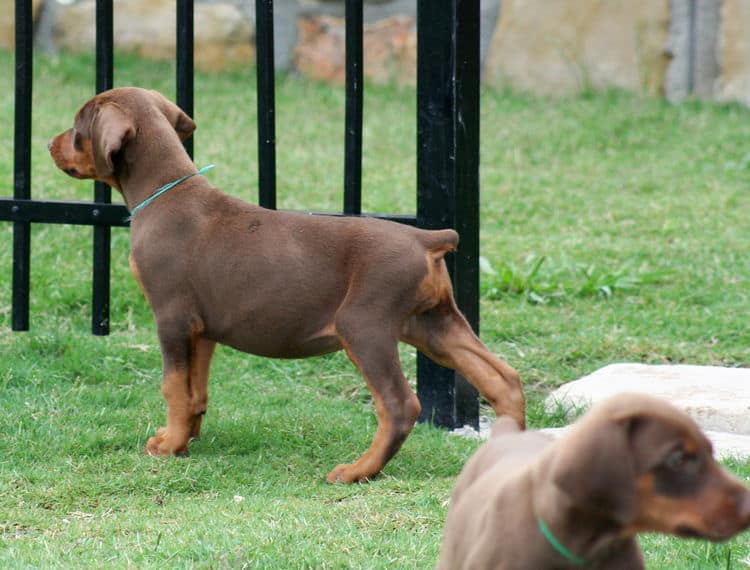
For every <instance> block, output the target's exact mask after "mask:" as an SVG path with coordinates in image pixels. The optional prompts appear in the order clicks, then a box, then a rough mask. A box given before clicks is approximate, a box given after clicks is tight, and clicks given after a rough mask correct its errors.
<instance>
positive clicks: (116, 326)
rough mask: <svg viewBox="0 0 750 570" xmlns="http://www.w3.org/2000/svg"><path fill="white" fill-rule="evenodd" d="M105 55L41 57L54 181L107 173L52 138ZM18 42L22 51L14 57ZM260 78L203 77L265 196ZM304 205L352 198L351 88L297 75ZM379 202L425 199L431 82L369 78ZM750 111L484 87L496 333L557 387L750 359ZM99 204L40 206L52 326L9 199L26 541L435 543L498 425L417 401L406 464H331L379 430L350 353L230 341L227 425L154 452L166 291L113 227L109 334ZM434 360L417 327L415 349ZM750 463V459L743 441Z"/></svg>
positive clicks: (15, 490) (372, 177) (271, 550)
mask: <svg viewBox="0 0 750 570" xmlns="http://www.w3.org/2000/svg"><path fill="white" fill-rule="evenodd" d="M93 69H94V67H93V61H92V59H91V58H86V57H80V58H76V57H67V56H66V57H65V58H61V59H51V58H46V57H41V56H39V57H38V58H37V60H36V62H35V77H34V86H35V92H34V118H33V136H34V138H33V141H34V149H33V154H32V165H33V174H32V184H33V196H34V197H37V198H48V199H79V200H84V199H90V198H91V197H92V195H93V190H92V186H93V185H92V184H90V183H88V182H80V181H75V180H73V179H71V178H68V177H66V176H65V175H63V174H62V173H60V172H59V171H57V170H56V169H55V167H54V165H53V163H52V160H51V159H50V158H49V157H48V154H47V151H46V144H45V143H46V141H47V140H48V139H49V138H51V137H52V136H53V135H55V134H57V133H58V132H60V131H61V130H63V129H66V128H68V127H69V126H70V124H71V121H72V116H73V113H74V112H75V110H77V109H78V108H79V107H80V105H81V104H82V103H83V102H84V101H85V100H86V99H87V98H88V97H89V96H90V95H92V93H93V87H92V86H93V85H94V71H93ZM12 74H13V59H12V56H10V55H9V54H7V53H0V77H6V78H12V76H13V75H12ZM173 77H174V70H173V67H172V66H171V65H169V64H154V63H143V62H139V61H137V60H134V59H128V58H122V57H120V58H118V59H117V66H116V72H115V82H116V85H128V84H135V85H140V86H144V87H151V88H156V89H159V90H162V91H163V92H165V94H167V95H168V96H169V97H173V96H174V87H173V79H172V78H173ZM6 86H7V88H6V89H3V90H2V91H0V130H1V132H0V195H3V196H9V195H11V194H12V150H13V136H12V134H13V90H12V89H11V81H10V80H8V82H7V83H6ZM254 90H255V79H254V76H253V75H252V74H251V73H249V72H244V71H237V72H233V73H225V74H218V75H198V76H197V77H196V98H195V99H196V100H195V108H196V116H195V120H196V122H197V124H198V130H197V132H196V137H195V154H196V162H197V163H198V165H204V164H208V163H211V162H213V163H215V164H216V165H217V168H216V169H215V170H213V171H211V173H210V174H209V175H208V176H209V177H210V178H211V179H212V180H213V181H214V182H215V183H216V184H217V185H218V186H220V187H223V188H224V189H225V190H226V191H227V192H229V193H231V194H233V195H236V196H239V197H242V198H244V199H247V200H250V201H254V200H255V198H256V187H257V171H256V156H257V155H256V140H255V137H256V135H255V96H254ZM277 96H278V110H277V121H278V124H277V135H278V184H279V205H280V207H282V208H292V209H305V208H309V209H316V210H326V209H329V210H332V209H340V204H341V202H342V192H341V187H342V180H343V133H344V127H343V116H344V105H343V103H344V94H343V91H342V90H341V89H338V88H330V87H327V86H321V85H316V84H311V83H307V82H304V81H302V80H300V79H298V78H295V77H286V78H280V79H279V82H278V85H277ZM365 109H366V113H365V133H364V146H365V158H364V165H363V171H364V180H363V188H364V197H363V201H364V208H365V209H366V210H367V211H380V212H389V213H409V212H413V211H414V208H415V184H416V176H415V169H416V166H415V147H416V140H415V139H416V128H415V121H416V119H415V95H414V92H413V91H412V90H406V89H396V88H383V87H372V88H369V89H368V91H367V94H366V101H365ZM748 141H750V113H749V112H748V111H747V110H745V109H743V108H740V107H738V106H732V105H715V104H703V103H698V102H690V103H686V104H684V105H681V106H670V105H667V104H666V103H664V102H662V101H657V100H652V99H642V98H637V97H633V96H630V95H625V94H622V93H614V92H613V93H603V94H587V95H585V96H582V97H578V98H573V99H567V100H561V101H554V100H549V99H543V98H534V97H529V96H521V95H517V94H512V93H494V92H485V93H483V96H482V157H481V165H482V166H481V186H482V228H481V239H482V242H481V243H482V255H483V256H484V258H486V262H485V264H484V265H485V272H484V273H483V276H482V290H483V293H484V299H483V302H482V313H481V318H482V323H481V336H482V338H483V339H484V341H485V342H486V343H487V344H488V346H489V347H490V348H491V350H493V351H495V352H496V353H497V354H499V355H501V356H502V357H503V358H504V359H506V360H507V361H508V362H509V363H510V364H512V365H513V366H514V367H516V368H517V369H518V370H519V371H520V373H521V376H522V378H523V380H524V383H525V386H526V389H527V394H528V398H529V417H530V425H531V427H540V426H546V425H557V424H559V422H560V418H558V417H550V416H546V415H545V414H544V412H543V407H542V405H541V402H542V400H543V397H544V396H545V394H546V393H548V392H549V390H550V389H552V388H554V387H555V386H557V385H559V384H561V383H563V382H565V381H568V380H572V379H575V378H577V377H579V376H581V375H583V374H585V373H589V372H592V371H593V370H595V369H597V368H599V367H601V366H603V365H605V364H608V363H612V362H621V361H634V362H646V363H677V362H680V363H695V364H716V365H725V366H748V365H749V364H750V329H749V328H748V320H749V317H750V299H748V291H750V283H749V281H750V255H748V252H749V251H750V231H748V230H749V226H748V217H749V216H748V214H749V208H748V206H750V143H749V142H748ZM91 234H92V231H91V228H84V227H63V226H39V225H37V226H34V228H33V237H32V252H33V253H32V267H31V270H32V308H31V324H32V328H31V331H30V332H26V333H11V331H10V297H11V286H10V275H11V253H12V233H11V225H10V224H0V275H2V276H3V277H2V278H0V567H2V568H53V567H70V568H85V567H93V566H96V567H115V568H126V567H134V568H136V567H137V568H244V567H252V568H315V569H318V568H366V569H371V568H389V569H390V568H431V567H433V566H434V563H435V561H436V559H437V556H438V551H439V545H440V538H441V532H442V526H443V521H444V517H445V513H446V507H447V500H448V498H449V496H450V491H451V488H452V485H453V482H454V480H455V477H456V475H457V474H458V472H459V471H460V469H461V466H462V465H463V463H464V461H465V460H466V459H467V458H468V457H469V456H470V454H471V453H472V451H473V450H474V449H475V447H476V443H475V442H471V441H466V440H461V439H458V438H455V437H451V436H448V435H447V434H446V433H444V432H442V431H439V430H435V429H432V428H430V427H427V426H423V425H420V426H417V428H416V429H415V431H414V433H413V435H412V436H411V437H410V438H409V439H408V440H407V442H406V444H405V445H404V448H403V450H402V451H401V452H400V453H399V454H398V455H397V456H396V458H395V459H394V460H393V461H392V462H391V463H390V464H389V465H388V466H387V467H386V469H385V472H384V474H383V476H382V477H381V478H379V479H378V480H377V481H375V482H373V483H371V484H368V485H359V486H330V485H327V484H325V483H324V476H325V474H326V473H327V472H328V470H329V469H330V468H332V467H333V466H334V465H336V464H337V463H340V462H343V461H351V460H353V459H355V458H356V457H357V456H358V454H359V453H361V452H362V451H363V450H364V449H365V448H366V446H367V445H368V444H369V441H370V438H371V436H372V433H373V430H374V428H375V417H374V413H373V410H372V406H371V404H370V399H369V394H368V392H367V390H366V389H365V388H364V384H363V382H362V380H361V379H360V378H359V376H358V374H357V373H356V371H355V369H354V368H353V366H352V365H351V364H350V363H349V362H348V361H347V360H346V358H345V357H343V356H342V355H341V354H337V355H332V356H327V357H322V358H318V359H313V360H306V361H272V360H265V359H261V358H256V357H253V356H248V355H244V354H239V353H236V352H233V351H231V350H228V349H219V350H218V352H217V356H216V357H215V359H214V364H213V368H212V383H211V400H210V405H209V413H208V415H207V416H206V419H205V421H204V424H203V426H204V428H203V438H202V439H201V440H200V441H197V442H194V443H193V445H192V447H191V452H192V453H191V456H190V457H189V458H187V459H174V458H173V459H167V460H164V459H154V458H150V457H146V456H144V455H141V454H140V450H141V449H142V447H143V445H144V444H145V441H146V439H147V438H148V437H149V436H150V435H151V434H152V433H153V431H154V429H155V428H156V427H158V426H160V425H162V423H163V421H164V404H163V402H162V398H161V394H160V391H159V380H160V364H161V360H160V354H159V350H158V344H157V340H156V335H155V330H154V324H153V320H152V317H151V315H150V312H149V310H148V307H147V305H146V303H145V301H144V299H143V297H142V295H141V293H140V292H139V290H138V287H137V285H136V284H135V282H134V280H133V279H132V278H131V276H130V275H129V272H128V269H127V254H128V234H127V231H126V230H121V229H115V230H113V238H112V258H113V268H112V334H111V335H110V336H109V337H106V338H97V337H93V336H91V335H90V334H89V332H88V331H89V328H90V325H89V320H90V317H89V313H90V307H89V301H90V282H91V277H90V273H91ZM402 356H403V360H404V362H405V366H406V368H407V371H408V375H409V377H410V378H414V369H415V363H414V361H415V357H414V352H413V351H411V350H408V349H406V348H405V349H404V351H403V354H402ZM728 465H729V467H730V468H731V469H732V470H733V471H734V472H736V473H738V474H739V475H741V476H744V477H746V478H747V477H749V476H750V465H749V464H746V463H739V462H728ZM642 544H643V545H644V550H645V552H646V557H647V562H648V567H649V568H663V569H675V568H678V569H681V568H695V569H709V568H717V569H718V568H744V567H746V566H747V565H750V562H749V563H747V564H745V563H743V562H742V561H743V560H745V559H748V558H749V557H750V534H748V535H746V536H742V537H740V538H738V539H735V540H733V541H731V542H729V543H727V544H723V545H709V544H707V543H704V542H700V541H690V540H677V539H672V538H665V537H661V536H645V537H643V539H642Z"/></svg>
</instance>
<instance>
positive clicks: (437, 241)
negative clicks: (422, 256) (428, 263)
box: [419, 230, 458, 260]
mask: <svg viewBox="0 0 750 570" xmlns="http://www.w3.org/2000/svg"><path fill="white" fill-rule="evenodd" d="M419 241H420V242H421V243H422V246H423V247H424V248H425V249H427V250H428V251H429V252H430V253H431V254H432V257H433V258H434V259H436V260H437V259H442V257H443V256H444V255H445V254H446V253H448V252H449V251H456V248H457V247H458V233H457V232H456V231H455V230H429V231H421V232H419Z"/></svg>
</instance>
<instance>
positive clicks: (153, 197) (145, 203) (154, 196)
mask: <svg viewBox="0 0 750 570" xmlns="http://www.w3.org/2000/svg"><path fill="white" fill-rule="evenodd" d="M213 167H214V165H213V164H209V165H207V166H204V167H203V168H201V169H200V170H199V171H198V172H193V173H192V174H186V175H185V176H183V177H181V178H178V179H177V180H173V181H172V182H169V183H167V184H165V185H164V186H162V187H161V188H158V189H157V190H156V191H155V192H154V193H153V194H151V196H149V197H148V198H146V199H145V200H144V201H143V202H141V203H140V204H138V205H136V206H135V207H134V208H133V209H132V210H130V216H129V217H127V218H125V221H126V222H129V221H130V220H132V219H133V218H134V217H135V215H136V213H137V212H138V210H140V209H142V208H145V207H146V206H148V205H149V204H150V203H151V202H153V201H154V200H156V199H157V198H158V197H159V196H161V195H162V194H164V193H165V192H166V191H167V190H171V189H172V188H174V187H175V186H177V185H178V184H181V183H182V182H185V180H187V179H188V178H192V177H193V176H195V175H196V174H203V173H204V172H206V171H207V170H211V169H212V168H213Z"/></svg>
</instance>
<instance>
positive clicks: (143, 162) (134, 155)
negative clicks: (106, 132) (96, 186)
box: [116, 121, 198, 210]
mask: <svg viewBox="0 0 750 570" xmlns="http://www.w3.org/2000/svg"><path fill="white" fill-rule="evenodd" d="M158 123H163V124H156V125H150V126H149V127H146V128H139V129H138V133H137V134H136V141H134V143H132V144H131V146H130V148H128V149H126V151H125V152H124V153H123V155H122V156H121V157H120V163H119V165H118V170H117V175H116V178H117V182H118V184H119V188H120V191H121V192H122V195H123V198H124V199H125V203H126V205H127V207H128V209H129V210H132V209H133V208H134V207H135V206H136V205H137V204H140V203H141V202H143V201H144V200H145V199H146V198H148V197H149V196H151V195H152V194H153V193H154V192H155V191H156V190H157V189H158V188H160V187H162V186H164V185H165V184H168V183H169V182H172V181H174V180H177V179H178V178H181V177H183V176H185V175H187V174H193V173H195V172H197V171H198V169H197V168H196V167H195V165H194V164H193V161H192V160H191V159H190V156H189V155H188V153H187V151H186V150H185V147H183V146H182V142H181V141H180V139H179V137H178V136H177V135H176V134H175V132H174V129H173V128H172V127H171V125H169V123H167V122H166V121H158Z"/></svg>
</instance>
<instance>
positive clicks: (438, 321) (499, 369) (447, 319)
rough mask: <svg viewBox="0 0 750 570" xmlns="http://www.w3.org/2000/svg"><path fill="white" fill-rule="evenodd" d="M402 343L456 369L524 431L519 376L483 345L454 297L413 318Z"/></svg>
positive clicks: (402, 338) (498, 414)
mask: <svg viewBox="0 0 750 570" xmlns="http://www.w3.org/2000/svg"><path fill="white" fill-rule="evenodd" d="M401 340H403V341H404V342H407V343H409V344H411V345H412V346H415V347H416V348H417V349H419V350H420V351H422V352H423V353H424V354H425V355H427V356H428V357H429V358H431V359H432V360H434V361H435V362H437V363H438V364H440V365H442V366H446V367H448V368H452V369H453V370H456V371H457V372H458V373H459V374H461V375H462V376H463V377H464V378H466V379H467V380H468V381H469V382H471V384H473V385H474V387H476V389H477V390H479V392H480V393H481V394H482V396H483V397H484V398H485V399H486V400H487V401H488V402H489V403H490V405H491V406H492V409H493V410H495V414H497V416H498V417H500V416H504V415H505V416H510V417H511V418H513V419H514V420H515V421H516V422H517V423H518V425H519V426H520V427H521V428H523V427H524V426H525V418H526V411H525V410H526V403H525V397H524V393H523V388H522V386H521V381H520V378H519V376H518V373H517V372H516V371H515V370H514V369H513V368H512V367H511V366H509V365H508V364H506V363H505V362H503V361H502V360H500V359H499V358H498V357H496V356H495V355H494V354H492V353H491V352H490V351H489V350H488V349H487V347H486V346H484V344H482V341H480V340H479V338H478V337H477V335H476V334H474V331H473V330H472V329H471V326H470V325H469V323H468V322H467V321H466V319H465V318H464V316H463V315H461V313H460V312H459V311H458V309H457V307H456V305H455V302H454V301H453V298H452V297H445V298H443V299H442V300H441V301H440V303H438V305H437V306H435V307H433V308H431V309H429V310H427V311H425V312H422V313H419V314H416V315H412V316H411V317H410V318H409V320H408V321H407V322H406V324H405V326H404V329H403V331H402V334H401Z"/></svg>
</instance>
